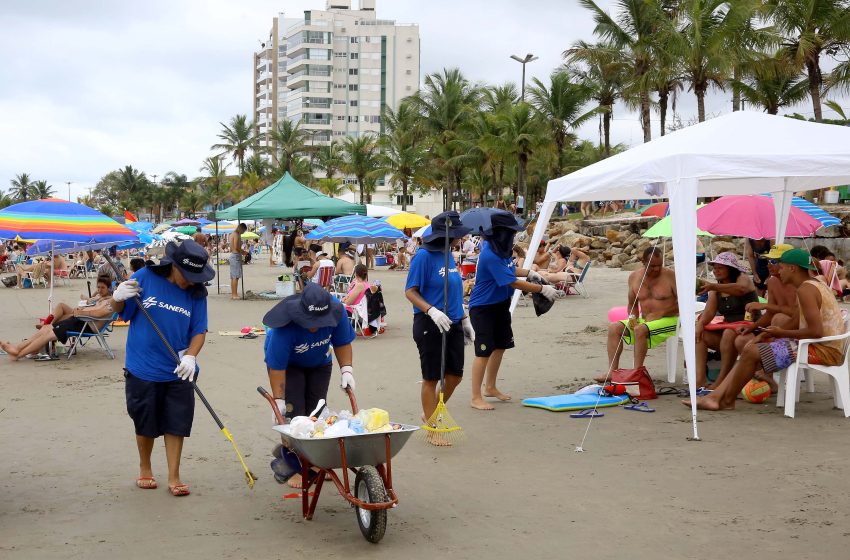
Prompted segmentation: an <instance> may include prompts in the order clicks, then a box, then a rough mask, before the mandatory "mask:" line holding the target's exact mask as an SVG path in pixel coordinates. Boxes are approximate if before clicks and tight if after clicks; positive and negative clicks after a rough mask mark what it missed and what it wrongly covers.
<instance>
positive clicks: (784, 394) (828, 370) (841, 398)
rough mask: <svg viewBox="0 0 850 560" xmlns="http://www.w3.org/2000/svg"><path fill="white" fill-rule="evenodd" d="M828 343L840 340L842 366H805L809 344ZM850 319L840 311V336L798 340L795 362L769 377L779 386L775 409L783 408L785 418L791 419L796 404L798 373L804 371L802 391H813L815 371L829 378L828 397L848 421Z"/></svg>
mask: <svg viewBox="0 0 850 560" xmlns="http://www.w3.org/2000/svg"><path fill="white" fill-rule="evenodd" d="M829 340H840V341H842V346H843V348H842V350H843V352H844V363H842V364H841V365H839V366H822V365H818V364H810V363H809V344H812V343H813V342H826V341H829ZM848 366H850V316H848V315H847V312H846V311H844V333H843V334H838V335H835V336H825V337H823V338H809V339H802V340H800V342H799V345H798V347H797V361H796V362H794V363H793V364H791V365H790V366H789V367H788V369H785V370H782V371H778V372H776V373H774V374H773V377H774V379H776V382H777V383H778V384H779V394H778V395H776V406H784V407H785V416H787V417H789V418H794V414H795V409H796V404H797V402H798V401H799V400H800V383H799V381H798V379H799V374H800V371H801V370H808V371H806V391H807V392H809V393H814V392H815V376H814V373H815V372H816V371H819V372H821V373H825V374H827V375H828V376H829V378H830V381H832V397H833V400H834V403H835V408H839V409H842V410H843V411H844V417H845V418H850V369H848ZM783 374H784V375H785V383H784V384H783V383H782V375H783Z"/></svg>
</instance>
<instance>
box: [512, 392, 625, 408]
mask: <svg viewBox="0 0 850 560" xmlns="http://www.w3.org/2000/svg"><path fill="white" fill-rule="evenodd" d="M628 400H629V397H627V396H625V395H618V396H616V397H600V396H598V395H594V394H584V395H552V396H550V397H531V398H528V399H524V400H523V401H522V406H530V407H533V408H542V409H544V410H551V411H552V412H565V411H568V410H583V409H586V408H593V407H594V406H596V408H604V407H608V406H617V405H620V404H623V403H624V402H627V401H628Z"/></svg>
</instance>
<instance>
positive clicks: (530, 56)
mask: <svg viewBox="0 0 850 560" xmlns="http://www.w3.org/2000/svg"><path fill="white" fill-rule="evenodd" d="M511 58H512V59H514V60H516V61H517V62H519V63H520V64H522V100H523V101H525V65H526V64H528V63H529V62H534V61H535V60H537V58H538V57H536V56H534V55H533V54H531V53H528V54H527V55H525V58H520V57H518V56H517V55H515V54H512V55H511Z"/></svg>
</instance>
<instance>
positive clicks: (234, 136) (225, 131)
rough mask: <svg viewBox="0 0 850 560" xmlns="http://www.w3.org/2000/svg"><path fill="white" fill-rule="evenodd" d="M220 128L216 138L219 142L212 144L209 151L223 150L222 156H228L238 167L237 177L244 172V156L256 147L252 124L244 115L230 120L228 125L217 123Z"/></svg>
mask: <svg viewBox="0 0 850 560" xmlns="http://www.w3.org/2000/svg"><path fill="white" fill-rule="evenodd" d="M219 124H220V125H221V126H222V130H221V132H220V133H219V134H218V137H219V138H220V139H221V142H220V143H218V144H213V145H212V147H211V148H210V149H211V150H224V151H223V152H222V154H220V155H224V154H230V156H231V158H233V161H235V162H236V163H237V166H238V167H239V175H240V176H242V174H243V173H244V171H245V155H246V154H247V153H248V150H249V149H251V148H253V147H254V146H255V145H256V142H257V137H256V134H255V132H254V123H253V122H252V121H249V120H248V117H247V116H246V115H236V116H234V117H233V118H232V119H230V124H224V123H219Z"/></svg>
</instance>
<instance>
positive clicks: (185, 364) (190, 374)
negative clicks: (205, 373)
mask: <svg viewBox="0 0 850 560" xmlns="http://www.w3.org/2000/svg"><path fill="white" fill-rule="evenodd" d="M174 373H175V374H176V375H177V377H179V378H180V379H182V380H183V381H189V382H192V381H194V380H195V356H190V355H189V354H184V355H183V357H182V358H180V365H179V366H177V367H176V368H174Z"/></svg>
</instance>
